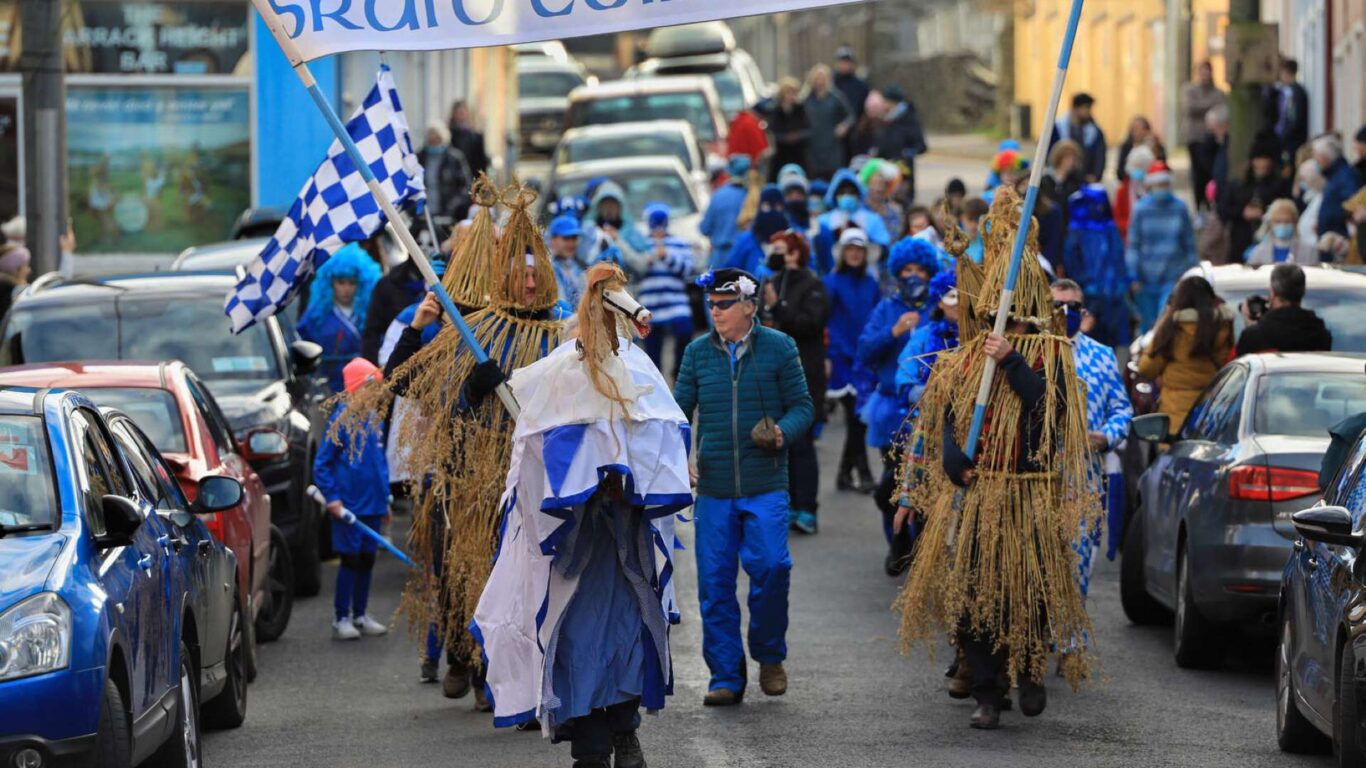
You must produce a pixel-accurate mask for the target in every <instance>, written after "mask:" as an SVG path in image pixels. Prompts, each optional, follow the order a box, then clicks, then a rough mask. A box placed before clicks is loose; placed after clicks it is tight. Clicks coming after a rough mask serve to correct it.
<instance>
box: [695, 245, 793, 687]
mask: <svg viewBox="0 0 1366 768" xmlns="http://www.w3.org/2000/svg"><path fill="white" fill-rule="evenodd" d="M697 284H698V286H699V287H701V288H702V290H703V291H704V292H705V293H706V296H707V308H708V310H709V311H710V313H711V320H712V326H713V327H714V329H715V330H713V331H712V332H711V333H708V334H707V335H705V336H701V337H699V338H697V339H694V340H693V342H692V343H691V344H689V345H688V348H687V349H686V350H685V351H684V353H683V366H682V368H681V369H680V370H679V372H678V381H677V382H676V383H675V384H674V392H673V394H674V400H675V401H677V402H678V406H679V408H681V409H682V410H683V413H684V414H685V415H687V417H688V418H689V419H690V420H692V423H693V428H694V429H695V430H696V432H697V435H698V449H697V464H696V468H695V469H693V470H692V472H693V482H694V483H695V484H696V486H697V504H696V506H695V507H694V512H695V515H694V517H695V521H694V522H695V530H696V540H695V544H694V547H695V551H696V553H697V592H698V595H697V596H698V603H699V604H700V607H701V610H702V656H703V657H704V658H705V659H706V662H707V667H708V668H709V669H710V670H711V681H710V683H709V684H708V686H707V694H706V697H705V698H704V699H703V704H704V705H706V706H709V707H715V706H731V705H735V704H739V703H740V702H741V701H742V700H743V699H744V695H745V687H746V684H747V682H748V675H747V668H746V664H745V647H744V645H743V644H742V643H741V640H740V604H739V601H737V600H736V598H735V588H736V576H737V571H738V569H737V560H738V561H739V564H740V565H743V566H744V569H745V573H747V574H749V655H750V656H751V657H753V658H754V660H755V661H757V662H759V685H760V687H761V688H762V689H763V691H764V693H765V694H766V695H769V696H781V695H782V694H784V693H786V692H787V672H786V671H785V670H784V669H783V661H784V660H785V659H786V658H787V623H788V617H787V595H788V587H789V585H790V583H791V574H792V557H791V555H790V554H789V553H788V548H787V531H788V525H789V507H790V503H789V499H788V485H789V484H788V477H787V475H788V469H787V449H788V447H789V446H790V445H792V444H793V443H795V442H797V441H800V440H801V439H802V437H803V436H804V435H805V434H806V432H807V430H809V429H810V428H811V423H812V420H813V419H814V417H815V412H814V408H813V407H812V405H811V393H810V392H809V391H808V390H807V386H806V375H805V374H804V373H803V372H802V360H801V356H800V354H799V353H798V351H797V343H796V342H795V341H793V340H792V337H791V336H788V335H787V334H785V333H783V332H782V331H778V330H774V329H772V328H765V327H764V326H763V325H761V324H759V322H758V320H757V317H756V313H757V312H758V309H759V308H758V306H757V304H756V302H757V300H758V298H759V281H758V280H755V279H754V275H752V274H750V273H749V272H746V271H744V270H741V269H733V268H725V269H716V270H712V271H710V272H708V273H706V274H705V275H702V276H701V277H699V278H698V279H697ZM694 412H696V415H695V416H694Z"/></svg>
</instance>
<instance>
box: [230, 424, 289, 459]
mask: <svg viewBox="0 0 1366 768" xmlns="http://www.w3.org/2000/svg"><path fill="white" fill-rule="evenodd" d="M240 449H241V452H242V458H243V459H246V460H247V461H266V460H270V459H278V458H280V457H281V456H286V455H288V454H289V438H287V437H285V436H284V433H282V432H280V431H279V430H276V429H256V430H252V431H251V432H248V433H247V439H246V440H243V441H242V444H241V446H240Z"/></svg>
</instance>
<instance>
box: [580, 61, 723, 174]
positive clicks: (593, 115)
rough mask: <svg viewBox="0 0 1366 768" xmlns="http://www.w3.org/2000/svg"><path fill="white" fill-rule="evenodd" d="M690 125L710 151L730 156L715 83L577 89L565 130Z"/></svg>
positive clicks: (646, 80) (659, 81) (696, 80)
mask: <svg viewBox="0 0 1366 768" xmlns="http://www.w3.org/2000/svg"><path fill="white" fill-rule="evenodd" d="M642 120H686V121H687V122H688V123H689V124H690V125H692V128H693V131H694V132H695V133H696V134H697V138H698V139H699V140H700V141H701V142H702V145H703V146H704V147H705V148H706V150H707V151H708V152H711V153H713V154H717V155H725V154H726V131H727V123H726V118H725V114H724V113H723V112H722V111H721V100H720V97H718V96H717V95H716V87H715V86H713V85H712V83H711V79H710V78H707V77H701V76H696V75H691V76H678V77H642V78H639V79H636V80H617V81H614V82H610V83H600V84H598V85H585V86H583V87H581V88H575V89H574V92H573V93H571V94H569V112H568V116H567V118H566V122H565V130H568V129H570V128H581V127H583V126H585V125H609V124H612V123H638V122H641V121H642Z"/></svg>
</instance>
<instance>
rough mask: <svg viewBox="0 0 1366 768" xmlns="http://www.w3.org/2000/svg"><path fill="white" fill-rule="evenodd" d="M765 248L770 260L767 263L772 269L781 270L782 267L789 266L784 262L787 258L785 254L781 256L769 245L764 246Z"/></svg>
mask: <svg viewBox="0 0 1366 768" xmlns="http://www.w3.org/2000/svg"><path fill="white" fill-rule="evenodd" d="M764 250H765V251H766V252H767V253H768V260H767V261H766V262H765V263H766V264H768V268H769V269H770V270H772V271H774V272H781V271H782V269H783V268H784V267H785V266H787V265H786V264H784V262H785V261H786V258H785V257H784V256H780V255H778V254H776V253H773V251H772V250H771V249H770V248H769V247H768V246H764Z"/></svg>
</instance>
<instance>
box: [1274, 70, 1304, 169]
mask: <svg viewBox="0 0 1366 768" xmlns="http://www.w3.org/2000/svg"><path fill="white" fill-rule="evenodd" d="M1299 72H1300V65H1299V62H1297V61H1295V60H1294V59H1282V60H1281V68H1280V74H1279V76H1278V79H1277V82H1276V83H1274V84H1272V85H1268V86H1266V87H1265V88H1264V89H1263V91H1262V111H1263V114H1264V115H1265V118H1264V119H1265V120H1266V127H1267V128H1268V129H1270V130H1271V131H1272V132H1273V133H1275V134H1276V138H1277V139H1279V140H1280V143H1281V152H1282V156H1281V157H1280V158H1279V159H1280V160H1281V161H1283V162H1294V160H1295V153H1296V152H1298V151H1299V149H1300V147H1302V146H1304V143H1305V142H1307V141H1309V92H1308V91H1306V90H1304V86H1302V85H1300V84H1299V82H1297V81H1296V80H1295V78H1296V77H1298V76H1299Z"/></svg>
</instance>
